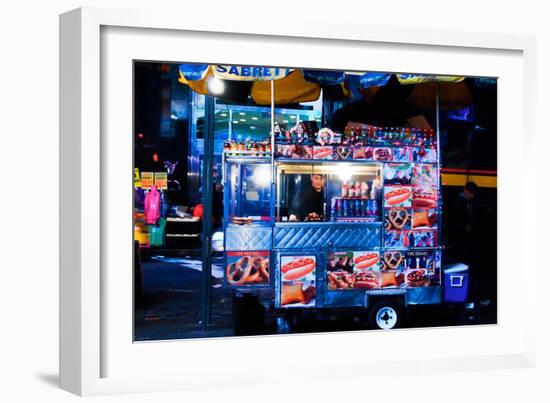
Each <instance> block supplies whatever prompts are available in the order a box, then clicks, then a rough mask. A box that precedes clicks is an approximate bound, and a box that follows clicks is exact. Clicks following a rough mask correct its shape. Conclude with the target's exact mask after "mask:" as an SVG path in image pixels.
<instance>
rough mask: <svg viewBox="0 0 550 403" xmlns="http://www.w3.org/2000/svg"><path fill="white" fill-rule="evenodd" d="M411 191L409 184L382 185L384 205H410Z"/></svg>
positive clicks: (389, 206)
mask: <svg viewBox="0 0 550 403" xmlns="http://www.w3.org/2000/svg"><path fill="white" fill-rule="evenodd" d="M412 193H413V188H412V187H411V186H396V185H392V186H384V207H385V208H391V207H411V206H412Z"/></svg>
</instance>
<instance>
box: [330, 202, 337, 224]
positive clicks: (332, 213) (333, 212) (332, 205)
mask: <svg viewBox="0 0 550 403" xmlns="http://www.w3.org/2000/svg"><path fill="white" fill-rule="evenodd" d="M336 203H337V202H336V199H332V200H331V201H330V218H331V220H334V219H335V218H336V205H337V204H336Z"/></svg>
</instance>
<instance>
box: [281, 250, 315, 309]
mask: <svg viewBox="0 0 550 403" xmlns="http://www.w3.org/2000/svg"><path fill="white" fill-rule="evenodd" d="M316 263H317V262H316V258H315V256H281V305H282V306H286V307H292V306H296V307H304V306H315V293H316V288H315V268H316Z"/></svg>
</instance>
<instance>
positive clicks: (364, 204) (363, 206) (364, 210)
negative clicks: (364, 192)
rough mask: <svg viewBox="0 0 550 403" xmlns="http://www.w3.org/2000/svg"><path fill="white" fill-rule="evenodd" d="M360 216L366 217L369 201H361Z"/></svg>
mask: <svg viewBox="0 0 550 403" xmlns="http://www.w3.org/2000/svg"><path fill="white" fill-rule="evenodd" d="M361 215H362V216H363V217H367V216H368V215H369V201H368V199H365V200H361Z"/></svg>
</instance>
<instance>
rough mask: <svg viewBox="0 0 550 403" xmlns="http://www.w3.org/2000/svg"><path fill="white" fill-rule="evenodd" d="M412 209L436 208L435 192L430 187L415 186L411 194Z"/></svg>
mask: <svg viewBox="0 0 550 403" xmlns="http://www.w3.org/2000/svg"><path fill="white" fill-rule="evenodd" d="M412 207H413V208H414V209H435V208H437V190H436V189H435V188H433V187H431V186H417V187H415V188H414V189H413V192H412Z"/></svg>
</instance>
